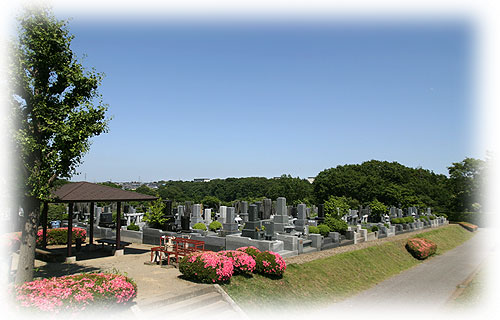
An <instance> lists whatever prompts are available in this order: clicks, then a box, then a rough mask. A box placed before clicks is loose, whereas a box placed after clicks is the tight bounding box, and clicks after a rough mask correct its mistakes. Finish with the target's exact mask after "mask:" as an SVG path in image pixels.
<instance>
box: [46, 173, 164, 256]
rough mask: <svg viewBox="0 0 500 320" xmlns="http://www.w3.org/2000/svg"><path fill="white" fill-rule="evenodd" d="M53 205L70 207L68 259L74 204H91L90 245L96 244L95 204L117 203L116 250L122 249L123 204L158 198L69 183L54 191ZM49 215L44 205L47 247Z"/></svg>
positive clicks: (99, 185)
mask: <svg viewBox="0 0 500 320" xmlns="http://www.w3.org/2000/svg"><path fill="white" fill-rule="evenodd" d="M52 195H53V200H52V201H50V202H52V203H67V204H68V207H69V210H68V211H69V215H68V244H67V246H68V247H67V257H71V256H72V255H71V246H72V244H71V242H72V241H71V240H72V236H73V204H74V203H76V202H87V203H88V202H90V221H89V224H90V226H91V227H90V230H89V238H90V239H89V244H90V245H92V244H93V242H94V204H95V203H96V202H116V203H117V209H116V249H117V250H118V249H120V241H121V239H120V230H121V203H122V202H125V201H154V200H157V199H158V198H157V197H154V196H150V195H146V194H142V193H138V192H134V191H127V190H122V189H118V188H113V187H109V186H105V185H101V184H96V183H90V182H72V183H67V184H64V185H62V186H61V187H59V188H58V189H56V190H55V191H53V193H52ZM47 213H48V202H45V203H44V206H43V210H42V216H41V220H42V228H43V240H42V241H43V243H42V246H43V247H45V246H46V244H47Z"/></svg>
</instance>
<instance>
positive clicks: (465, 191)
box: [448, 158, 486, 212]
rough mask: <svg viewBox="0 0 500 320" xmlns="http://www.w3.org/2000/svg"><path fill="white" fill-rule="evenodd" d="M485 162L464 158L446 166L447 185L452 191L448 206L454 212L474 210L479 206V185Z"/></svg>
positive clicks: (480, 184)
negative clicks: (447, 174) (448, 176)
mask: <svg viewBox="0 0 500 320" xmlns="http://www.w3.org/2000/svg"><path fill="white" fill-rule="evenodd" d="M485 168H486V162H485V161H484V160H480V159H474V158H465V159H464V160H463V161H461V162H454V163H453V164H452V165H451V166H450V167H448V173H449V175H450V178H449V180H448V183H449V187H450V189H451V191H452V197H451V200H450V208H451V210H453V211H456V212H465V211H474V210H475V209H476V210H477V208H480V207H481V203H480V202H481V198H480V196H481V192H480V191H481V187H482V184H483V181H482V179H483V176H484V172H485Z"/></svg>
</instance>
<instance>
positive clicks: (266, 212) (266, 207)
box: [262, 199, 273, 220]
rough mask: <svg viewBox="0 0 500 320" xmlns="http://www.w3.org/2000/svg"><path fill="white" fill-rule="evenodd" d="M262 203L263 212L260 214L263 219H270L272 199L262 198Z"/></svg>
mask: <svg viewBox="0 0 500 320" xmlns="http://www.w3.org/2000/svg"><path fill="white" fill-rule="evenodd" d="M262 205H263V208H262V209H263V214H262V218H263V219H264V220H267V219H271V212H272V205H273V203H272V200H271V199H264V200H263V201H262Z"/></svg>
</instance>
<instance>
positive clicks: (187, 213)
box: [184, 201, 193, 217]
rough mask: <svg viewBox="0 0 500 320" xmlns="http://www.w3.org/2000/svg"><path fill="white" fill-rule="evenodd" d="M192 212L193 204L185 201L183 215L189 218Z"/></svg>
mask: <svg viewBox="0 0 500 320" xmlns="http://www.w3.org/2000/svg"><path fill="white" fill-rule="evenodd" d="M192 212H193V202H192V201H186V203H185V205H184V215H185V216H188V217H191V213H192Z"/></svg>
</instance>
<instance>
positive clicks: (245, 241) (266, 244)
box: [226, 235, 285, 252]
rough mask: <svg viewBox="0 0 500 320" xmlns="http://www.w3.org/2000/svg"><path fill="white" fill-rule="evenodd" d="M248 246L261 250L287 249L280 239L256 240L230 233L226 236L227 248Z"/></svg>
mask: <svg viewBox="0 0 500 320" xmlns="http://www.w3.org/2000/svg"><path fill="white" fill-rule="evenodd" d="M248 246H254V247H256V248H257V249H259V250H260V251H266V250H269V251H273V252H280V251H283V250H285V248H284V243H283V241H280V240H273V241H268V240H255V239H250V238H248V237H243V236H240V235H228V236H227V237H226V250H236V249H238V248H241V247H248Z"/></svg>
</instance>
